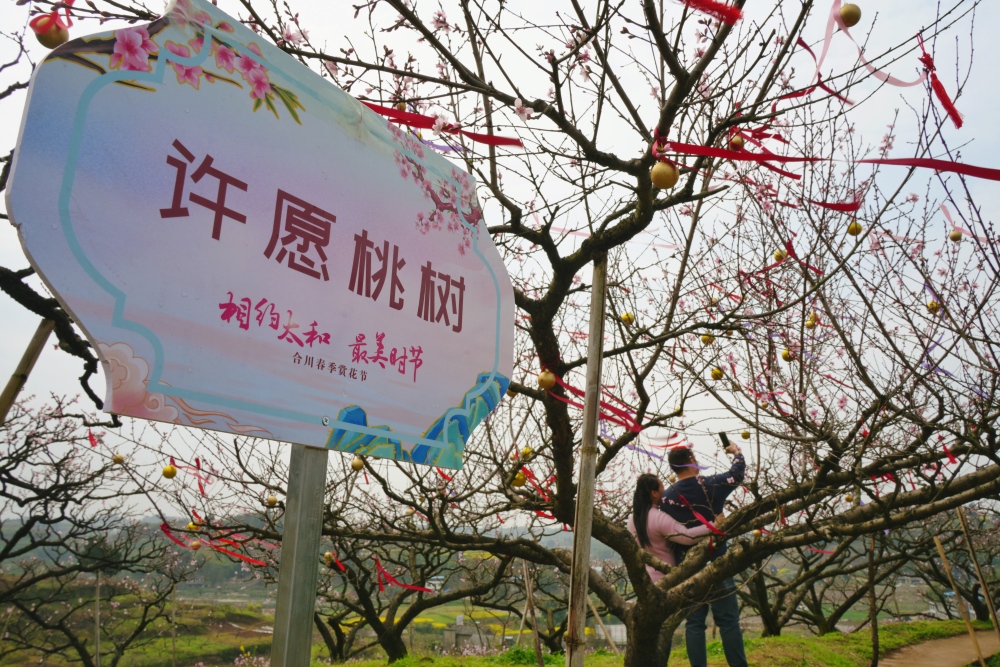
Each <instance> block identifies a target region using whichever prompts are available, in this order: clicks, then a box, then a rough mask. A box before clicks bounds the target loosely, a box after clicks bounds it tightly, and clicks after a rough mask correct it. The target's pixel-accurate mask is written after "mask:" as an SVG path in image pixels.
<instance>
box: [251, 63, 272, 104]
mask: <svg viewBox="0 0 1000 667" xmlns="http://www.w3.org/2000/svg"><path fill="white" fill-rule="evenodd" d="M247 83H249V84H250V85H251V86H253V90H251V91H250V97H252V98H254V99H257V100H262V99H264V98H265V97H267V94H268V93H269V92H271V80H270V79H268V78H267V70H265V69H264V68H263V67H258V68H256V69H252V70H250V73H249V74H248V75H247Z"/></svg>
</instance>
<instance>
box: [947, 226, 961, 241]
mask: <svg viewBox="0 0 1000 667" xmlns="http://www.w3.org/2000/svg"><path fill="white" fill-rule="evenodd" d="M948 238H949V239H951V240H952V241H954V242H955V243H961V242H962V232H960V231H958V230H957V229H953V230H951V232H950V233H949V234H948Z"/></svg>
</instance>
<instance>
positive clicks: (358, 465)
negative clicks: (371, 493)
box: [351, 456, 365, 472]
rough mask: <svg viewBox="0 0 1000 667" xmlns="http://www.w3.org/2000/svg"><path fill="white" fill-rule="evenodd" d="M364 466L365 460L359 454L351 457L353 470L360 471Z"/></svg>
mask: <svg viewBox="0 0 1000 667" xmlns="http://www.w3.org/2000/svg"><path fill="white" fill-rule="evenodd" d="M364 467H365V460H364V459H363V458H361V457H360V456H355V457H354V458H353V459H351V470H353V471H354V472H361V470H362V468H364Z"/></svg>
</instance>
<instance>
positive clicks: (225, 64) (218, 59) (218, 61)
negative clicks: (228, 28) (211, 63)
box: [215, 46, 236, 74]
mask: <svg viewBox="0 0 1000 667" xmlns="http://www.w3.org/2000/svg"><path fill="white" fill-rule="evenodd" d="M215 66H216V67H218V68H219V69H223V70H226V71H227V72H229V73H230V74H232V73H233V69H234V68H235V67H236V52H235V51H233V50H232V49H231V48H229V47H228V46H220V47H219V48H218V49H217V50H216V51H215Z"/></svg>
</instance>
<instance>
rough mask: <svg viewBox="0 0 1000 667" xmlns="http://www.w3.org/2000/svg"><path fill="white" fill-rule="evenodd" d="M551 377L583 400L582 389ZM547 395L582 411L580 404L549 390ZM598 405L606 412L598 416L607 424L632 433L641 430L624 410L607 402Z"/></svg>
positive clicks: (557, 377) (584, 394) (602, 391)
mask: <svg viewBox="0 0 1000 667" xmlns="http://www.w3.org/2000/svg"><path fill="white" fill-rule="evenodd" d="M553 375H554V376H555V378H556V384H558V385H559V386H560V387H562V388H563V389H565V390H566V391H568V392H570V393H571V394H573V395H574V396H579V397H580V398H584V397H585V396H586V392H584V391H583V390H582V389H577V388H576V387H574V386H573V385H571V384H569V383H567V382H566V381H564V380H563V379H562V378H561V377H559V376H558V375H555V374H554V373H553ZM601 393H605V392H604V390H603V389H602V390H601ZM549 394H550V395H551V396H552V397H553V398H556V399H558V400H560V401H562V402H563V403H566V404H567V405H572V406H573V407H574V408H580V409H581V410H582V409H583V405H582V404H580V403H577V402H576V401H571V400H569V399H566V398H563V397H562V396H560V395H559V394H556V393H554V392H552V391H551V390H550V391H549ZM609 397H611V396H610V395H609ZM614 400H615V401H618V402H619V403H621V401H619V400H618V399H617V398H615V399H614ZM599 403H600V406H601V407H602V408H604V409H605V410H607V413H604V412H601V413H600V416H601V418H602V419H604V420H606V421H609V422H611V423H613V424H617V425H619V426H622V427H624V428H626V429H628V430H629V431H631V432H632V433H638V432H640V431H641V430H642V426H641V425H640V424H639V423H638V422H637V421H636V420H635V418H634V417H633V416H632V414H631V413H629V412H626V411H625V410H621V409H619V408H616V407H615V406H613V405H611V404H610V403H608V402H607V401H599ZM622 404H623V405H624V403H622ZM608 413H610V414H608Z"/></svg>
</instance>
